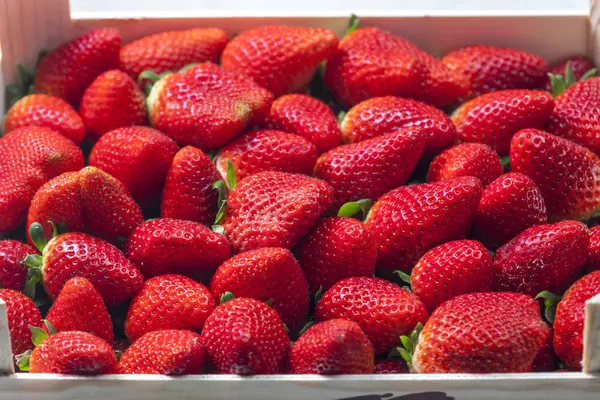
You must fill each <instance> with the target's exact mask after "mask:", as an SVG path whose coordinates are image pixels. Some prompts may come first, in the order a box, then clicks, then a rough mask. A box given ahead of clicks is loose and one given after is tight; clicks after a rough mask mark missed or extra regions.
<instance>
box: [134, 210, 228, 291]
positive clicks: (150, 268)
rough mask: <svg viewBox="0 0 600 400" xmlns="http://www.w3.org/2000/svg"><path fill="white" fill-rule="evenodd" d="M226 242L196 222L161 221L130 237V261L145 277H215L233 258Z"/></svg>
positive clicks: (147, 224)
mask: <svg viewBox="0 0 600 400" xmlns="http://www.w3.org/2000/svg"><path fill="white" fill-rule="evenodd" d="M230 247H231V246H230V244H229V242H228V241H227V239H226V238H225V237H224V236H223V235H220V234H218V233H215V232H213V231H211V230H210V229H208V228H207V227H205V226H204V225H201V224H199V223H197V222H192V221H184V220H179V219H171V218H158V219H153V220H149V221H145V222H143V223H142V224H140V225H139V226H138V227H137V228H136V229H135V230H134V231H133V233H132V234H131V236H130V237H129V242H128V243H127V246H126V254H127V258H128V259H129V260H130V261H131V262H132V263H133V264H134V265H135V266H137V267H138V268H139V269H140V271H141V272H142V273H143V274H144V276H145V277H146V278H150V277H153V276H157V275H164V274H183V275H187V276H190V277H192V278H196V279H200V278H207V277H210V276H212V274H213V273H214V272H215V270H216V269H217V267H218V266H219V265H221V263H223V262H224V261H225V260H227V259H228V258H229V257H230V256H231V248H230Z"/></svg>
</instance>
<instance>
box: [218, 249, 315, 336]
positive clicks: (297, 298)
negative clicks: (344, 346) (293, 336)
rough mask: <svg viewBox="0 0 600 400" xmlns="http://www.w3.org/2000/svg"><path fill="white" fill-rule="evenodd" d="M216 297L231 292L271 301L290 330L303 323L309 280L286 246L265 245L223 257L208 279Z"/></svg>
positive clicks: (300, 326)
mask: <svg viewBox="0 0 600 400" xmlns="http://www.w3.org/2000/svg"><path fill="white" fill-rule="evenodd" d="M210 291H211V292H212V294H213V296H214V297H215V298H216V299H220V298H221V296H223V295H224V294H225V293H227V292H230V293H232V294H233V295H234V296H236V297H248V298H252V299H256V300H260V301H264V302H267V301H270V302H271V304H272V307H273V309H274V310H275V311H277V312H278V313H279V316H280V317H281V320H282V321H283V323H285V324H286V325H287V327H288V328H289V330H290V331H291V332H298V331H299V330H300V329H301V328H302V326H303V325H304V324H305V323H306V316H307V314H308V306H309V304H308V303H309V298H308V284H307V283H306V277H305V276H304V272H302V268H300V265H299V264H298V262H297V261H296V260H295V259H294V256H292V253H291V252H290V251H289V250H287V249H282V248H276V247H265V248H261V249H256V250H250V251H247V252H245V253H241V254H238V255H236V256H233V257H232V258H230V259H229V260H227V261H225V262H224V263H223V264H221V266H220V267H219V269H217V272H215V275H214V276H213V278H212V280H211V282H210Z"/></svg>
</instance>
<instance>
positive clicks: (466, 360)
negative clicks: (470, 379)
mask: <svg viewBox="0 0 600 400" xmlns="http://www.w3.org/2000/svg"><path fill="white" fill-rule="evenodd" d="M549 335H550V332H549V329H548V327H547V326H546V324H545V323H544V321H542V318H541V316H540V310H539V306H538V304H537V302H536V301H535V300H534V299H533V298H531V297H529V296H525V295H522V294H516V293H470V294H464V295H461V296H458V297H455V298H454V299H452V300H449V301H447V302H446V303H444V304H442V305H441V306H440V307H439V308H438V309H437V310H435V312H434V313H433V314H431V317H430V318H429V320H428V321H427V323H426V324H425V327H424V328H423V331H422V332H421V334H420V336H419V340H418V344H417V347H416V349H415V353H414V356H413V358H412V363H413V365H412V366H413V368H414V370H415V371H416V372H418V373H490V372H528V371H531V367H532V363H533V361H534V359H535V357H536V355H537V354H538V352H539V351H540V349H541V348H542V346H543V345H544V343H545V342H546V339H547V338H548V336H549Z"/></svg>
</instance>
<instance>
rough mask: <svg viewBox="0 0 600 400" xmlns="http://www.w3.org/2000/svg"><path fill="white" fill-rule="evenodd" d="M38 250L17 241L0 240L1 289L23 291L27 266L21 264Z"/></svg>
mask: <svg viewBox="0 0 600 400" xmlns="http://www.w3.org/2000/svg"><path fill="white" fill-rule="evenodd" d="M35 253H37V250H36V249H35V247H32V246H30V245H28V244H25V243H22V242H19V241H17V240H0V288H4V289H13V290H22V289H23V286H24V285H25V281H26V280H27V266H25V265H24V264H22V263H21V261H23V260H24V259H25V257H27V255H29V254H35Z"/></svg>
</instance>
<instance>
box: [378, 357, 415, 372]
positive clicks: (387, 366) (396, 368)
mask: <svg viewBox="0 0 600 400" xmlns="http://www.w3.org/2000/svg"><path fill="white" fill-rule="evenodd" d="M373 373H374V374H407V373H408V367H407V365H406V363H405V362H404V361H402V360H400V359H389V360H376V361H375V369H374V371H373Z"/></svg>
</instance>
